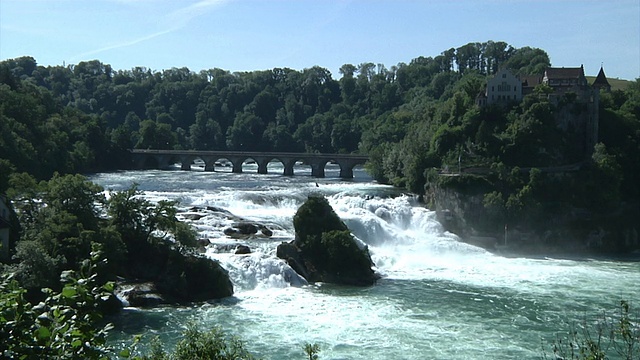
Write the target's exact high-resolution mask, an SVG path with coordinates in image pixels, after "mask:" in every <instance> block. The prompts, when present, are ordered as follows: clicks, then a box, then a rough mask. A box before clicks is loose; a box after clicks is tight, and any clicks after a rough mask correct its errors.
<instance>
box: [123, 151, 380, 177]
mask: <svg viewBox="0 0 640 360" xmlns="http://www.w3.org/2000/svg"><path fill="white" fill-rule="evenodd" d="M129 151H130V152H131V153H132V154H133V158H134V163H135V166H136V167H137V168H148V167H150V166H149V162H150V159H153V161H154V162H155V167H157V168H165V167H168V166H169V165H171V164H174V163H180V164H181V166H180V167H181V169H182V170H191V165H192V164H193V163H194V161H195V160H197V159H200V160H202V161H203V162H204V164H205V165H204V170H205V171H215V164H216V163H217V162H218V161H219V160H221V159H226V160H228V161H229V162H230V163H231V165H232V170H231V171H232V172H234V173H242V164H243V163H244V162H245V161H247V160H249V159H252V160H253V161H255V162H256V164H257V165H258V174H267V173H268V170H267V165H268V164H269V163H270V162H271V161H274V160H276V161H280V162H281V163H282V164H283V165H284V173H283V175H294V171H293V168H294V165H295V164H296V162H298V161H302V162H303V163H305V164H308V165H310V166H311V175H312V176H315V177H318V178H322V177H324V175H325V173H324V169H325V166H326V165H327V163H329V162H335V163H337V164H338V165H339V166H340V177H341V178H345V179H350V178H353V168H354V167H355V166H356V165H362V164H364V163H366V162H367V160H368V159H369V157H368V156H366V155H354V154H316V153H282V152H247V151H200V150H152V149H148V150H142V149H132V150H129Z"/></svg>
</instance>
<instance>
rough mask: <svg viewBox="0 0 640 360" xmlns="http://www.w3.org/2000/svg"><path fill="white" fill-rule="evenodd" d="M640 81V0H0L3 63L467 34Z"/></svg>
mask: <svg viewBox="0 0 640 360" xmlns="http://www.w3.org/2000/svg"><path fill="white" fill-rule="evenodd" d="M488 40H493V41H505V42H506V43H508V44H510V45H511V46H513V47H515V48H520V47H525V46H530V47H535V48H540V49H543V50H545V51H546V52H547V53H548V54H549V57H550V58H551V63H552V66H557V67H561V66H565V67H577V66H580V65H584V68H585V73H586V75H596V74H597V73H598V70H599V69H600V66H601V65H602V66H604V70H605V73H606V74H607V77H609V78H620V79H627V80H634V79H636V78H639V77H640V0H606V1H603V0H535V1H534V0H0V60H6V59H12V58H16V57H20V56H32V57H33V58H35V59H36V61H37V63H38V64H39V65H43V66H48V65H51V66H55V65H63V64H65V65H69V64H77V63H79V62H81V61H88V60H95V59H97V60H100V61H101V62H103V63H105V64H109V65H111V67H112V68H113V69H115V70H129V69H132V68H134V67H137V66H141V67H146V68H149V69H151V70H154V71H161V70H163V69H170V68H173V67H177V68H181V67H187V68H189V69H190V70H191V71H194V72H199V71H201V70H207V69H212V68H221V69H224V70H229V71H231V72H235V71H254V70H266V69H273V68H292V69H296V70H303V69H305V68H310V67H312V66H316V65H317V66H321V67H324V68H327V69H328V70H330V71H331V73H332V75H333V78H334V79H339V78H340V77H341V75H340V73H339V71H338V70H339V68H340V67H341V66H342V65H343V64H353V65H356V66H357V65H358V64H360V63H364V62H372V63H374V64H383V65H385V66H386V67H387V68H390V67H391V66H393V65H398V64H399V63H410V62H411V60H412V59H414V58H417V57H419V56H425V57H428V56H431V57H435V56H437V55H439V54H440V53H442V52H443V51H445V50H447V49H449V48H452V47H453V48H457V47H460V46H462V45H465V44H467V43H469V42H486V41H488Z"/></svg>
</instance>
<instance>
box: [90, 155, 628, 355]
mask: <svg viewBox="0 0 640 360" xmlns="http://www.w3.org/2000/svg"><path fill="white" fill-rule="evenodd" d="M254 167H255V166H254V165H247V164H245V169H244V170H245V173H242V174H233V173H231V172H229V170H230V169H228V168H227V169H220V168H218V169H217V170H221V171H217V172H214V173H210V172H204V171H202V169H201V168H198V167H194V168H193V169H194V170H192V171H180V170H177V169H176V170H174V171H167V170H165V171H160V170H150V171H123V172H115V173H101V174H95V175H92V176H90V179H91V180H92V181H94V182H96V183H98V184H100V185H102V186H103V187H104V188H105V189H112V190H123V189H126V188H128V187H129V186H131V184H132V183H137V184H139V189H140V190H142V191H144V194H145V195H144V196H145V197H147V198H148V199H150V200H152V201H158V200H163V199H166V200H178V201H179V202H180V205H179V206H180V209H181V210H183V211H187V210H188V209H189V208H191V207H194V206H197V207H202V208H204V207H207V206H215V207H218V208H223V209H226V210H228V211H230V212H231V213H233V214H235V215H237V216H241V217H244V218H247V219H251V220H254V221H257V222H260V223H264V224H267V225H268V226H269V227H270V228H271V229H272V230H274V234H273V236H272V237H271V238H269V239H254V240H234V239H230V238H227V237H226V236H225V235H224V234H223V230H224V229H225V228H226V227H228V226H229V224H230V221H229V220H227V219H225V218H218V217H214V216H206V217H204V218H202V219H199V220H196V221H189V222H190V223H191V224H192V225H193V226H195V227H196V229H197V230H198V233H199V236H200V237H202V238H206V239H209V240H210V241H211V243H212V244H211V245H210V246H209V248H208V249H207V252H206V255H207V256H210V257H211V258H214V259H217V260H218V261H220V262H221V264H222V265H223V266H224V267H225V268H226V269H227V270H228V271H229V273H230V276H231V278H232V281H233V283H234V288H235V295H234V296H233V297H231V298H228V299H223V300H221V301H217V302H214V303H207V304H203V305H198V306H193V307H163V308H157V309H133V308H127V309H125V311H123V313H122V314H121V315H119V316H118V318H117V319H115V324H116V329H115V330H113V334H114V335H113V336H114V340H113V341H114V342H119V341H124V342H126V341H128V340H129V339H131V338H132V336H133V334H139V333H144V334H155V335H158V336H159V337H160V339H161V340H162V341H163V342H165V343H167V344H172V343H174V342H175V341H176V338H178V335H179V334H180V333H181V332H182V331H183V329H184V326H185V324H187V323H189V322H195V323H196V324H198V325H200V326H202V327H203V328H206V327H211V326H220V327H221V328H222V329H223V330H225V331H226V332H228V333H231V334H234V335H237V336H238V337H240V338H241V339H242V340H244V342H245V343H246V345H247V347H248V349H249V350H250V351H251V352H252V353H254V354H256V355H257V356H259V357H261V358H263V359H304V353H303V351H302V345H303V344H304V343H317V344H318V345H319V346H320V349H321V352H320V354H319V355H320V359H323V360H324V359H327V360H328V359H540V358H541V357H542V355H543V350H542V348H543V344H545V346H546V351H547V354H549V352H550V343H551V342H552V341H553V340H554V339H555V338H556V334H557V333H558V332H561V333H563V332H566V331H568V330H569V328H570V327H571V326H572V325H575V324H576V323H579V322H581V321H582V320H584V319H585V318H586V320H587V321H589V322H590V321H592V320H593V319H594V318H595V317H597V316H598V315H601V314H602V313H603V312H607V313H611V312H613V311H615V309H616V308H617V304H619V301H620V300H621V299H626V300H629V301H631V302H632V305H634V307H637V305H638V304H639V300H640V289H639V287H638V284H640V263H638V262H618V261H602V260H591V259H583V260H566V259H551V258H536V259H532V258H524V257H523V258H513V257H509V258H506V257H501V256H498V255H494V254H492V253H490V252H487V251H485V250H483V249H481V248H478V247H474V246H471V245H468V244H465V243H462V242H460V241H459V239H458V238H457V237H456V236H455V235H454V234H451V233H448V232H445V231H444V230H443V228H442V226H441V225H440V224H439V223H438V222H437V221H436V219H435V213H434V212H433V211H430V210H428V209H426V208H424V207H423V206H421V205H420V204H418V203H416V202H415V201H414V199H413V197H411V196H409V195H407V194H403V193H401V192H399V191H398V190H396V189H393V188H391V187H388V186H384V185H379V184H376V183H375V182H373V181H372V180H371V178H370V177H369V176H368V175H367V174H366V173H365V172H364V171H363V170H362V169H358V168H356V169H355V178H354V179H353V180H351V181H344V180H340V179H339V178H338V169H337V167H336V166H333V165H331V164H329V165H327V169H326V176H327V177H326V178H323V179H316V178H313V177H311V176H310V169H308V168H305V167H304V166H300V167H296V169H295V173H296V175H295V176H290V177H285V176H282V175H278V174H280V173H281V171H282V169H281V167H278V166H277V165H272V164H270V166H269V172H270V174H266V175H260V174H257V171H256V169H254ZM317 193H320V194H323V195H324V196H326V197H327V198H328V200H329V202H330V204H331V205H332V206H333V208H334V210H335V211H336V212H337V213H338V215H339V216H340V217H341V218H342V219H343V220H344V221H345V223H346V224H347V226H348V227H349V229H350V230H351V231H352V232H353V234H354V235H355V236H356V237H358V238H359V239H360V240H362V241H364V242H365V243H367V244H368V246H369V249H370V251H371V254H372V258H373V260H374V262H375V264H376V268H377V271H378V272H379V273H380V274H381V275H382V278H381V279H380V280H379V281H378V283H377V284H376V285H375V286H372V287H367V288H355V287H345V286H335V285H329V284H315V285H304V284H303V282H302V281H301V280H300V279H299V278H298V277H297V276H295V273H292V271H291V269H290V268H289V267H288V266H287V265H286V264H285V263H284V262H283V261H281V260H279V259H277V258H276V256H275V249H276V247H277V245H278V244H279V243H280V242H282V241H289V240H291V239H293V236H294V229H293V224H292V219H293V215H294V214H295V212H296V210H297V208H298V207H299V206H300V205H301V204H302V203H303V201H304V200H305V199H306V198H307V196H308V195H309V194H317ZM235 244H246V245H248V246H249V247H250V248H251V249H252V251H253V252H252V253H251V254H249V255H233V254H231V253H228V252H225V251H224V249H225V248H228V246H225V245H235ZM220 249H223V250H220Z"/></svg>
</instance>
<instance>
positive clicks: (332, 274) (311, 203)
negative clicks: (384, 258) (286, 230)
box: [277, 196, 379, 286]
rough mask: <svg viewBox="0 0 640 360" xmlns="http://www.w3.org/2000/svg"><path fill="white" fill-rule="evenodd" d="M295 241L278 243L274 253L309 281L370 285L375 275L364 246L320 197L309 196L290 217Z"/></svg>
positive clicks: (375, 278)
mask: <svg viewBox="0 0 640 360" xmlns="http://www.w3.org/2000/svg"><path fill="white" fill-rule="evenodd" d="M293 225H294V227H295V232H296V237H295V240H293V241H291V242H289V243H282V244H280V245H279V246H278V249H277V256H278V257H279V258H281V259H284V260H286V261H287V263H288V264H289V265H290V266H291V267H292V268H293V269H294V270H295V271H296V272H298V274H300V275H301V276H303V277H304V278H305V279H306V280H307V281H310V282H327V283H335V284H344V285H357V286H369V285H373V284H374V283H375V281H376V280H377V279H378V278H379V276H378V275H377V274H376V273H375V272H374V271H373V270H372V267H373V266H374V264H373V262H372V261H371V256H370V255H369V250H368V249H367V247H361V246H360V245H359V244H358V243H357V242H356V239H354V238H353V236H352V235H351V233H350V232H349V229H348V228H347V226H346V225H345V224H344V222H342V220H340V218H339V217H338V215H337V214H336V213H335V212H334V211H333V208H331V205H329V202H328V201H327V200H326V199H325V198H324V197H321V196H310V197H309V198H308V199H307V201H306V202H305V203H304V204H303V205H302V206H301V207H300V208H299V209H298V211H297V212H296V215H295V216H294V218H293Z"/></svg>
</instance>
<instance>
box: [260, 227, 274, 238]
mask: <svg viewBox="0 0 640 360" xmlns="http://www.w3.org/2000/svg"><path fill="white" fill-rule="evenodd" d="M260 232H261V233H262V235H264V236H266V237H271V236H273V231H271V230H270V229H269V228H267V227H266V226H262V227H261V228H260Z"/></svg>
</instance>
